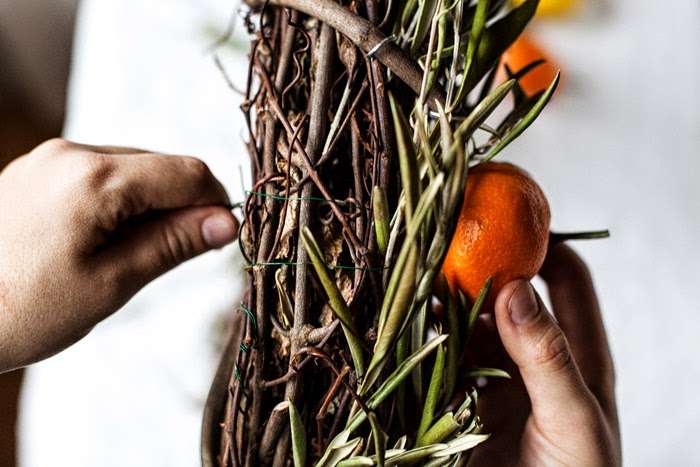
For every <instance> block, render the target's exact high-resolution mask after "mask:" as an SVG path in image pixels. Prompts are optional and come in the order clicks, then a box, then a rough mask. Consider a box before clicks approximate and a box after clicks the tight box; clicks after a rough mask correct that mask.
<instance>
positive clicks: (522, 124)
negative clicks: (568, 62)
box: [482, 73, 560, 163]
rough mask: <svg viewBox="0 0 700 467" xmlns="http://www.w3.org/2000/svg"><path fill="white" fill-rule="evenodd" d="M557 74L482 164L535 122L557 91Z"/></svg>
mask: <svg viewBox="0 0 700 467" xmlns="http://www.w3.org/2000/svg"><path fill="white" fill-rule="evenodd" d="M559 75H560V74H559V73H557V76H556V77H555V78H554V81H552V84H550V85H549V88H547V90H546V91H545V93H544V94H542V96H541V97H540V98H539V99H538V100H537V103H536V104H535V105H534V106H533V107H532V109H530V111H529V112H528V113H527V114H526V115H525V116H524V117H523V119H522V120H520V121H519V122H518V123H516V124H515V126H513V128H511V129H510V131H509V132H508V134H506V135H505V137H504V138H503V139H501V141H499V142H498V144H497V145H496V146H494V147H493V148H491V150H490V151H489V152H488V154H487V155H486V156H485V157H484V159H483V160H482V163H484V162H488V161H490V160H491V159H493V158H494V157H496V155H497V154H498V153H499V152H501V151H502V150H503V149H504V148H505V147H506V146H508V145H509V144H510V143H512V142H513V140H515V138H517V137H518V136H520V135H521V134H522V133H523V131H525V130H526V129H527V127H529V126H530V125H531V124H532V122H534V121H535V119H536V118H537V117H538V116H539V115H540V113H541V112H542V109H544V107H545V106H546V105H547V102H549V99H551V97H552V94H554V91H555V90H556V89H557V85H558V84H559Z"/></svg>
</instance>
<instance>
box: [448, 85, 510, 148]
mask: <svg viewBox="0 0 700 467" xmlns="http://www.w3.org/2000/svg"><path fill="white" fill-rule="evenodd" d="M513 85H515V81H514V80H509V81H506V82H504V83H502V84H500V85H498V86H497V87H496V89H494V90H493V91H492V92H491V93H490V94H489V95H488V96H487V97H486V98H485V99H484V100H483V101H481V102H479V104H478V105H477V106H476V107H474V110H473V111H472V112H471V113H470V114H469V116H468V117H467V118H465V119H464V121H462V123H460V124H459V126H458V127H457V129H456V130H455V131H454V139H455V142H454V144H455V145H457V144H459V145H464V141H465V139H467V138H469V137H470V136H471V135H472V133H474V131H475V130H476V129H477V128H479V125H481V124H482V123H483V122H484V120H486V119H487V118H488V116H489V115H491V113H492V112H493V111H494V110H496V107H498V104H500V103H501V102H503V99H505V97H506V96H507V95H508V93H509V92H510V90H511V89H512V88H513ZM452 150H453V151H454V150H455V148H454V145H453V148H452Z"/></svg>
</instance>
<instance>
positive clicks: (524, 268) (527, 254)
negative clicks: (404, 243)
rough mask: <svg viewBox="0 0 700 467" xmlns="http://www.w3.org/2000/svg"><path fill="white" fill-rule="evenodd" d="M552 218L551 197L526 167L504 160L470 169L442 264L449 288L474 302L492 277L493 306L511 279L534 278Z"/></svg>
mask: <svg viewBox="0 0 700 467" xmlns="http://www.w3.org/2000/svg"><path fill="white" fill-rule="evenodd" d="M549 220H550V213H549V204H548V203H547V198H545V196H544V193H543V192H542V189H541V188H540V187H539V186H538V185H537V183H535V181H534V180H533V179H532V178H531V177H530V175H529V174H528V173H527V172H525V171H524V170H523V169H521V168H519V167H517V166H515V165H513V164H508V163H502V162H500V163H496V162H489V163H485V164H480V165H478V166H476V167H475V168H473V169H471V170H470V172H469V177H468V179H467V186H466V190H465V193H464V202H463V204H462V209H461V212H460V213H459V218H458V220H457V227H456V230H455V233H454V236H453V237H452V241H451V243H450V247H449V249H448V250H447V256H446V257H445V261H444V263H443V266H442V272H443V273H444V275H445V278H446V279H447V284H448V286H449V288H450V290H451V292H452V293H456V292H457V290H460V291H461V292H462V293H463V294H465V295H466V296H467V297H469V298H470V299H471V300H472V302H473V301H474V300H475V299H476V297H477V296H478V294H479V291H480V290H481V288H482V287H483V285H484V283H485V282H486V280H487V279H488V278H489V277H492V278H493V283H492V286H491V292H490V293H489V296H488V297H487V300H486V303H485V306H486V307H488V308H490V307H492V306H493V303H494V300H495V297H496V295H497V294H498V292H499V290H500V289H501V288H502V287H503V286H504V285H506V284H507V283H508V282H510V281H512V280H515V279H521V278H522V279H531V278H532V277H534V276H535V274H537V272H538V271H539V270H540V268H541V267H542V263H543V262H544V257H545V254H546V253H547V244H548V241H549ZM486 309H487V308H484V309H483V310H484V311H486Z"/></svg>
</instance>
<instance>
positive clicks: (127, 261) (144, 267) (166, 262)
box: [100, 206, 238, 299]
mask: <svg viewBox="0 0 700 467" xmlns="http://www.w3.org/2000/svg"><path fill="white" fill-rule="evenodd" d="M237 235H238V221H237V220H236V218H235V217H234V216H233V215H232V214H231V212H230V211H229V210H227V209H226V208H222V207H218V206H205V207H194V208H186V209H180V210H176V211H171V212H167V213H161V214H160V215H158V216H155V217H154V218H152V219H149V220H148V221H146V222H145V223H144V224H142V225H139V226H137V227H135V228H133V229H132V230H130V231H129V232H128V233H127V234H125V235H124V236H123V237H122V238H120V239H119V241H118V242H117V243H116V244H113V245H110V246H109V247H108V248H107V249H106V250H105V252H104V253H103V254H102V257H101V262H100V264H102V267H105V268H111V269H112V270H113V275H114V277H118V278H120V279H119V282H120V285H121V287H120V289H121V292H120V293H122V294H123V295H125V296H126V297H125V298H126V299H128V297H130V296H131V295H133V294H134V293H135V292H136V291H138V290H139V289H140V288H141V287H143V286H144V285H146V284H147V283H148V282H150V281H152V280H153V279H155V278H156V277H158V276H160V275H162V274H164V273H165V272H167V271H169V270H171V269H173V268H174V267H175V266H177V265H179V264H181V263H183V262H185V261H187V260H189V259H192V258H194V257H195V256H198V255H200V254H202V253H205V252H207V251H209V250H212V249H216V248H221V247H223V246H225V245H227V244H228V243H230V242H232V241H234V240H235V239H236V237H237Z"/></svg>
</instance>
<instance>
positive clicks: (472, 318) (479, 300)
mask: <svg viewBox="0 0 700 467" xmlns="http://www.w3.org/2000/svg"><path fill="white" fill-rule="evenodd" d="M492 284H493V278H491V277H489V278H488V279H486V282H485V283H484V286H483V287H481V290H479V295H478V296H477V297H476V300H474V304H473V305H472V309H471V311H470V312H469V321H468V322H467V336H470V335H471V333H472V330H473V329H474V323H476V318H478V317H479V312H480V311H481V307H482V306H483V304H484V301H485V300H486V297H487V296H488V294H489V292H490V291H491V285H492Z"/></svg>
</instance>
